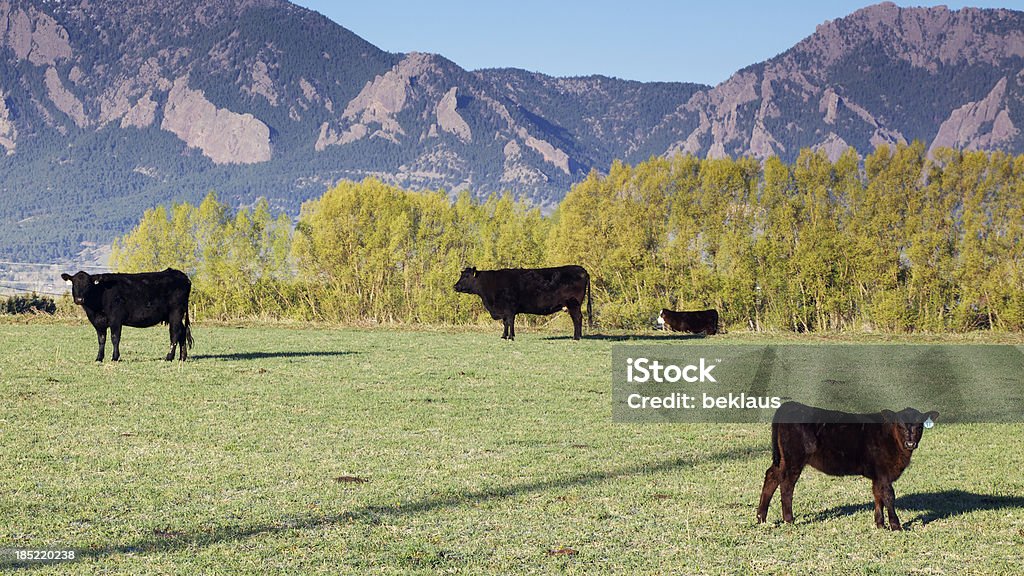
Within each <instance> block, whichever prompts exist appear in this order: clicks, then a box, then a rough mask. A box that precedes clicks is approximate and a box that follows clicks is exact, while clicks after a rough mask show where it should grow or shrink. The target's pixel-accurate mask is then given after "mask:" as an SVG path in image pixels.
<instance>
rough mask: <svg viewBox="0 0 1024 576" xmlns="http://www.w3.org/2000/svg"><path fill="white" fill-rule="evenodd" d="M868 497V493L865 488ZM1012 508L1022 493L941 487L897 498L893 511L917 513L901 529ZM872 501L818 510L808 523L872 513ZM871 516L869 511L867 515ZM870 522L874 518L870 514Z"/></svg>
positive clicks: (1022, 503)
mask: <svg viewBox="0 0 1024 576" xmlns="http://www.w3.org/2000/svg"><path fill="white" fill-rule="evenodd" d="M867 494H868V497H869V498H870V495H871V492H870V490H868V491H867ZM1011 508H1020V509H1024V497H1021V496H990V495H988V494H975V493H974V492H964V491H963V490H944V491H942V492H920V493H917V494H907V495H906V496H899V497H897V498H896V513H897V514H900V515H903V512H904V511H914V512H917V513H918V514H917V515H916V516H914V517H913V518H911V519H910V521H909V522H907V521H905V522H903V527H904V528H910V527H912V526H913V525H915V524H921V525H924V524H928V523H929V522H934V521H936V520H943V519H946V518H951V517H953V516H960V515H961V514H967V513H970V512H978V511H982V510H1006V509H1011ZM874 510H875V505H874V503H873V502H872V503H867V504H847V505H846V506H836V507H835V508H830V509H828V510H825V511H823V512H819V513H817V514H815V515H814V516H812V517H810V518H808V519H807V522H823V521H825V520H829V519H832V518H841V517H843V516H852V515H854V514H861V513H873V512H874ZM869 515H870V514H869ZM871 520H872V521H873V517H871Z"/></svg>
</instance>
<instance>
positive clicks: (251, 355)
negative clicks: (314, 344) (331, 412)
mask: <svg viewBox="0 0 1024 576" xmlns="http://www.w3.org/2000/svg"><path fill="white" fill-rule="evenodd" d="M348 354H359V352H349V351H341V350H339V351H329V352H234V353H231V354H195V355H192V356H189V359H191V360H264V359H266V358H322V357H331V356H346V355H348Z"/></svg>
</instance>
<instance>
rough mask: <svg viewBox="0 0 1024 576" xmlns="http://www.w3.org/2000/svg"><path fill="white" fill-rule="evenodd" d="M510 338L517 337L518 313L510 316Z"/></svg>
mask: <svg viewBox="0 0 1024 576" xmlns="http://www.w3.org/2000/svg"><path fill="white" fill-rule="evenodd" d="M508 339H509V340H515V339H516V315H515V314H513V315H512V317H511V318H509V321H508Z"/></svg>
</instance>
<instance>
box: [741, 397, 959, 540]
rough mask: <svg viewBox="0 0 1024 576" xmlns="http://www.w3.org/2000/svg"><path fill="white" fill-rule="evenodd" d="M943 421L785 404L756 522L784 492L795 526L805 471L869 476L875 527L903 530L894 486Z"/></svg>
mask: <svg viewBox="0 0 1024 576" xmlns="http://www.w3.org/2000/svg"><path fill="white" fill-rule="evenodd" d="M938 417H939V414H938V412H928V413H927V414H922V413H921V412H918V411H917V410H914V409H913V408H906V409H904V410H900V411H899V412H892V411H889V410H883V411H881V412H879V413H875V414H848V413H846V412H838V411H836V410H822V409H821V408H813V407H811V406H806V405H804V404H800V403H798V402H786V403H785V404H783V405H782V406H780V407H779V409H778V410H777V411H776V412H775V417H774V418H772V465H771V467H770V468H768V470H767V471H766V472H765V474H764V485H763V487H762V488H761V502H760V504H758V507H757V521H758V522H764V521H765V517H766V516H767V515H768V504H769V503H770V502H771V499H772V495H773V494H775V489H776V488H778V487H779V486H781V487H782V490H781V491H782V519H783V520H784V521H786V522H793V487H794V486H796V481H797V480H799V479H800V472H802V471H803V469H804V466H806V465H808V464H810V465H811V466H813V467H815V468H817V469H818V470H821V471H822V472H824V473H825V474H829V475H831V476H865V477H867V478H870V479H871V482H872V484H871V490H872V492H873V493H874V496H875V526H877V527H878V528H884V527H885V519H884V517H883V514H882V509H883V508H885V510H886V511H887V512H888V513H889V527H890V528H891V529H893V530H902V529H903V526H902V525H901V524H900V519H899V517H898V516H896V506H895V502H896V493H895V491H894V490H893V488H892V483H893V482H895V481H896V479H897V478H899V477H900V475H901V474H903V470H905V469H906V468H907V466H908V465H909V464H910V456H911V455H912V454H913V453H914V449H915V448H917V446H918V444H919V443H920V442H921V434H922V432H923V431H924V427H925V426H926V425H927V426H931V422H933V421H934V420H935V419H937V418H938Z"/></svg>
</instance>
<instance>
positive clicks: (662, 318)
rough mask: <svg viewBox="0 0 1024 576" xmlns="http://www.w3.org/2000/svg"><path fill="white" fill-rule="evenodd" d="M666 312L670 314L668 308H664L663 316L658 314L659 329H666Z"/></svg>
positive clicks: (662, 310)
mask: <svg viewBox="0 0 1024 576" xmlns="http://www.w3.org/2000/svg"><path fill="white" fill-rule="evenodd" d="M665 312H668V308H662V309H661V314H658V328H661V329H662V330H664V329H665Z"/></svg>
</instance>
